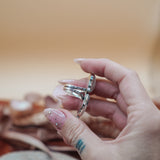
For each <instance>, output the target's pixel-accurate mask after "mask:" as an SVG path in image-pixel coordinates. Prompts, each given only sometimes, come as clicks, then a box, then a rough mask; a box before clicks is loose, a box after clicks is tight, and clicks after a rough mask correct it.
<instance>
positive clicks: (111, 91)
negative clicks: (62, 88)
mask: <svg viewBox="0 0 160 160" xmlns="http://www.w3.org/2000/svg"><path fill="white" fill-rule="evenodd" d="M88 80H89V79H88V78H83V79H79V80H61V81H59V82H60V83H61V84H63V85H64V84H72V85H75V86H79V87H84V88H86V87H87V86H88ZM118 93H119V89H118V87H117V85H116V84H114V83H112V82H111V81H108V80H105V79H98V78H97V79H96V86H95V89H94V90H93V92H92V94H95V95H97V96H101V97H105V98H114V99H116V97H117V95H118Z"/></svg>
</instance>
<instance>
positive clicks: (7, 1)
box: [0, 0, 160, 98]
mask: <svg viewBox="0 0 160 160" xmlns="http://www.w3.org/2000/svg"><path fill="white" fill-rule="evenodd" d="M74 58H109V59H112V60H114V61H116V62H118V63H120V64H122V65H124V66H126V67H129V68H131V69H133V70H136V71H137V72H138V73H139V75H140V78H141V80H142V82H143V84H144V86H145V88H146V89H147V90H148V92H149V93H150V95H153V96H157V95H158V94H160V87H159V86H160V85H159V82H160V73H159V68H160V63H159V62H160V0H132V1H128V0H112V1H107V0H101V1H94V0H92V1H86V0H81V1H75V0H67V1H66V0H27V1H22V0H14V1H12V0H0V98H21V97H23V95H24V94H25V93H27V92H30V91H33V92H39V93H41V94H44V95H45V94H51V93H52V91H53V89H54V87H55V86H56V85H57V84H58V83H57V81H58V80H59V79H70V78H72V79H73V78H82V77H85V76H88V74H86V73H84V72H83V71H81V69H80V68H79V66H78V65H77V64H75V63H74V62H73V59H74ZM157 85H159V86H158V87H159V88H158V87H157Z"/></svg>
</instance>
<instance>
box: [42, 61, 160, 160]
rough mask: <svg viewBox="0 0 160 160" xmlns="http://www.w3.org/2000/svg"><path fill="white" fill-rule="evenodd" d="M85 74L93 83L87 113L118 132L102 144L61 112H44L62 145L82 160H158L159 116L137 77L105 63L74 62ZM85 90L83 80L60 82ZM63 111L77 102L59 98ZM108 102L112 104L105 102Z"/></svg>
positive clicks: (159, 143) (85, 82)
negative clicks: (94, 77) (109, 123)
mask: <svg viewBox="0 0 160 160" xmlns="http://www.w3.org/2000/svg"><path fill="white" fill-rule="evenodd" d="M76 62H77V63H78V64H80V66H81V68H82V69H83V70H84V71H85V72H87V73H94V74H95V75H98V76H100V77H105V79H97V83H96V88H95V90H94V94H95V95H97V96H100V97H102V99H96V98H91V99H90V101H89V104H88V108H87V112H89V113H90V114H91V115H94V116H103V117H107V118H110V119H111V120H113V122H114V123H115V124H116V126H117V127H118V128H119V129H121V132H120V134H119V136H118V137H117V138H116V139H115V140H110V141H102V140H101V139H100V138H99V137H97V136H96V135H95V134H94V133H93V132H92V131H91V130H90V129H89V128H88V127H87V126H86V125H85V124H84V123H83V122H82V121H81V120H80V119H77V118H76V117H74V116H73V115H72V114H71V113H70V112H69V111H67V110H65V109H46V110H45V114H46V116H47V117H48V119H49V120H50V121H51V123H52V124H53V125H54V126H55V128H56V129H57V130H58V133H59V134H60V135H61V136H62V137H63V139H64V141H65V142H66V143H68V144H70V145H72V146H74V147H75V148H76V149H77V151H78V152H79V154H80V156H81V158H82V160H106V159H107V160H158V159H160V158H159V157H160V152H159V148H160V112H159V110H158V109H157V108H156V106H155V105H154V104H153V103H152V100H151V99H150V98H149V96H148V95H147V93H146V91H145V89H144V87H143V85H142V84H141V82H140V80H139V77H138V75H137V74H136V73H135V72H134V71H131V70H129V69H126V68H124V67H123V66H121V65H119V64H117V63H115V62H112V61H110V60H108V59H76ZM61 83H70V84H74V85H77V86H78V85H79V86H82V87H84V86H86V85H87V79H81V80H76V81H73V80H64V81H61ZM61 93H63V91H62V90H61V92H58V93H56V94H57V96H59V97H60V98H61V101H62V103H63V106H64V108H66V109H70V110H72V109H77V108H78V107H79V105H80V104H81V101H80V100H79V99H76V98H74V97H70V96H66V95H61ZM106 98H112V99H114V100H115V102H111V101H108V100H106Z"/></svg>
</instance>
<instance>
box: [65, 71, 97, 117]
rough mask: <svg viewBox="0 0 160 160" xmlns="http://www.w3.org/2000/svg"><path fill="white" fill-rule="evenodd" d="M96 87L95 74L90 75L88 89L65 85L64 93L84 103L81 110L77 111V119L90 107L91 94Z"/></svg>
mask: <svg viewBox="0 0 160 160" xmlns="http://www.w3.org/2000/svg"><path fill="white" fill-rule="evenodd" d="M95 85H96V77H95V75H94V74H91V75H90V78H89V82H88V86H87V88H83V87H79V86H74V85H71V84H65V85H64V88H63V89H64V91H65V92H66V93H67V94H68V95H70V96H74V97H76V98H79V99H81V100H82V101H83V103H82V106H81V107H80V109H79V110H78V111H77V117H78V118H79V117H81V116H82V114H83V113H84V112H85V110H86V109H87V106H88V102H89V99H90V93H91V92H93V90H94V88H95Z"/></svg>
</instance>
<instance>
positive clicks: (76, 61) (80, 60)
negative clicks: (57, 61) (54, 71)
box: [74, 58, 85, 64]
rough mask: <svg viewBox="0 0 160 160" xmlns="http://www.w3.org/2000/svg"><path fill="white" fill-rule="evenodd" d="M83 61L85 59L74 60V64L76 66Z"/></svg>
mask: <svg viewBox="0 0 160 160" xmlns="http://www.w3.org/2000/svg"><path fill="white" fill-rule="evenodd" d="M84 60H85V58H76V59H74V62H75V63H77V64H80V63H81V62H82V61H84Z"/></svg>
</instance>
